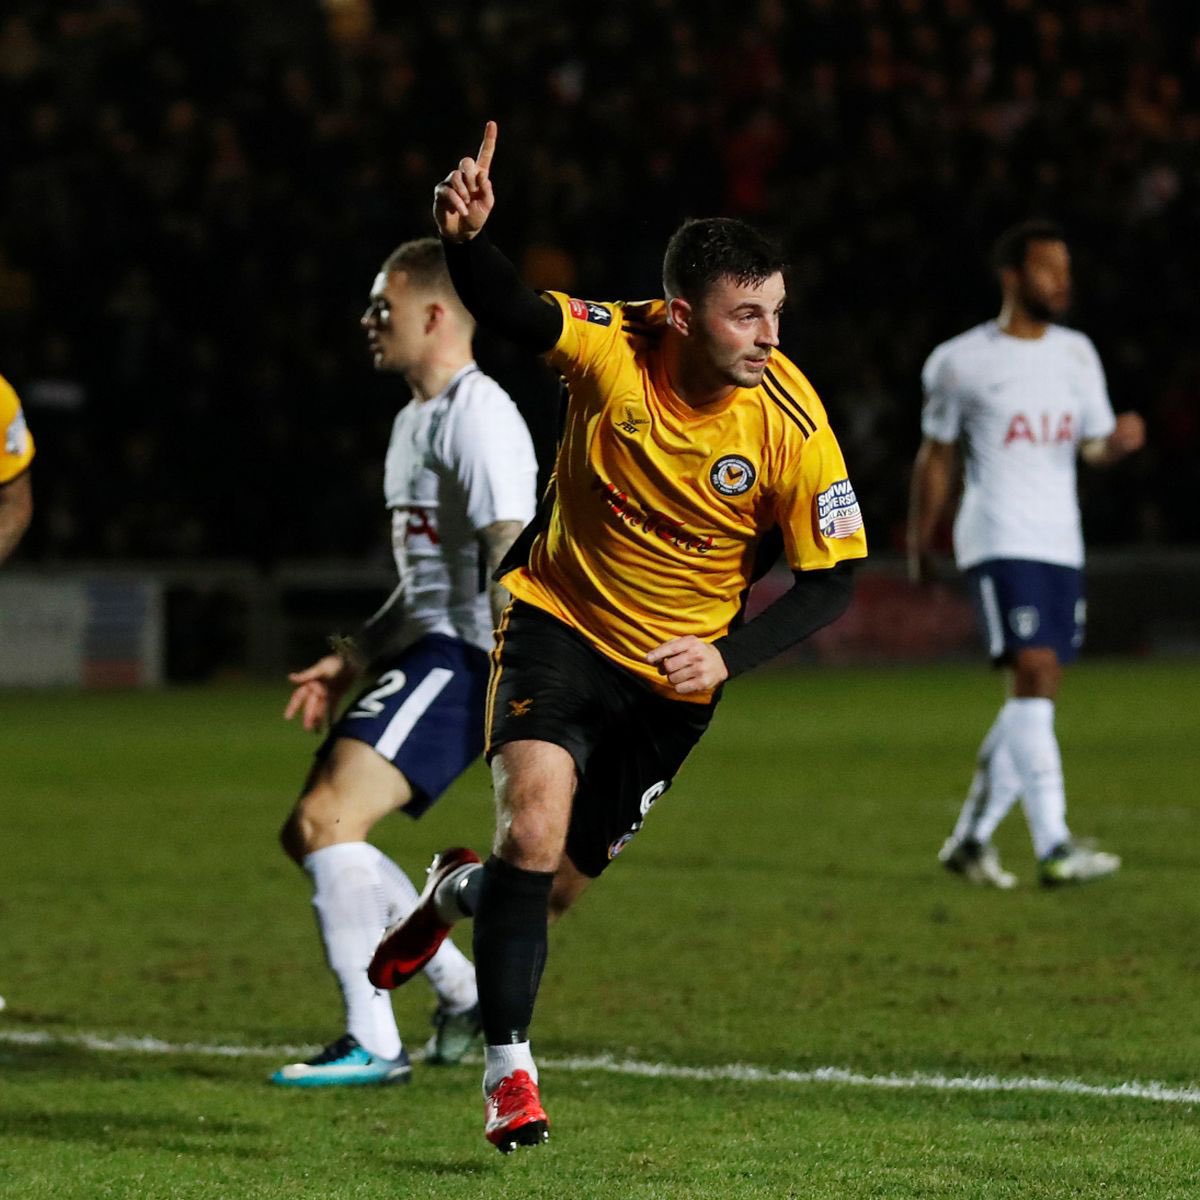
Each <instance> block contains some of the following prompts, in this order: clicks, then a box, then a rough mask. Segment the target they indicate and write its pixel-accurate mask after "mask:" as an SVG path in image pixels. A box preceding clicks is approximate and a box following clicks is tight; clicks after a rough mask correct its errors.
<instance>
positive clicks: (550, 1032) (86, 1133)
mask: <svg viewBox="0 0 1200 1200" xmlns="http://www.w3.org/2000/svg"><path fill="white" fill-rule="evenodd" d="M997 688H998V685H997V682H996V681H994V680H991V679H989V677H988V675H987V673H986V671H985V670H984V669H982V668H979V667H966V666H964V667H950V668H923V669H918V670H912V669H905V670H900V669H895V670H886V671H866V670H854V671H839V672H833V671H806V672H786V673H783V672H780V673H764V674H761V675H759V676H757V677H751V678H749V679H746V680H744V681H739V682H738V683H736V684H735V685H733V686H731V687H730V688H729V691H728V695H727V697H726V700H725V703H724V704H723V706H722V709H721V712H720V713H719V715H718V717H717V719H716V721H715V723H714V727H713V729H712V731H711V732H710V734H709V736H708V737H707V738H706V739H705V741H704V742H703V743H702V745H701V747H700V748H699V750H698V751H697V752H696V754H695V755H694V757H693V759H692V760H691V761H690V762H689V763H688V765H687V766H686V767H685V769H684V771H683V773H682V774H681V775H680V777H679V780H678V781H677V784H676V786H675V788H674V789H673V790H672V791H671V792H670V793H669V794H668V796H667V797H666V798H665V799H664V800H663V801H662V802H661V803H660V804H659V805H657V806H656V807H655V809H654V811H653V813H652V814H651V816H650V818H649V820H648V821H647V824H646V827H645V828H644V829H643V831H642V832H641V833H639V834H638V836H637V837H636V838H635V839H634V841H633V843H632V844H631V845H630V847H629V848H628V849H627V850H626V852H625V853H624V854H623V855H622V856H621V858H620V860H619V861H618V862H616V863H615V864H614V865H613V866H612V867H611V868H610V870H609V872H608V874H607V876H606V877H605V878H604V879H603V880H602V881H601V882H600V883H599V884H598V885H597V886H596V887H595V888H594V890H593V891H592V892H591V893H590V894H589V895H588V896H586V897H585V898H584V900H583V901H582V902H581V904H580V906H579V908H578V909H577V911H575V912H574V913H572V914H571V915H570V916H569V917H568V918H567V919H566V920H565V921H564V922H563V923H562V924H561V925H559V926H558V927H557V928H556V929H555V930H554V931H553V932H552V940H551V957H550V962H549V965H548V967H547V971H546V977H545V983H544V985H543V988H542V994H541V999H540V1002H539V1008H538V1015H537V1020H536V1023H535V1028H534V1037H535V1049H536V1050H537V1051H538V1053H539V1057H540V1058H542V1059H543V1060H544V1061H545V1062H546V1063H547V1064H549V1065H546V1066H545V1067H544V1069H543V1091H544V1096H545V1100H546V1104H547V1108H548V1109H549V1112H550V1115H551V1120H552V1123H553V1140H552V1141H551V1143H550V1144H549V1145H548V1146H547V1147H545V1148H544V1149H540V1150H538V1151H536V1152H525V1153H523V1154H519V1155H514V1156H513V1157H512V1158H511V1159H507V1160H506V1159H502V1158H501V1157H500V1156H499V1155H497V1154H496V1153H495V1152H494V1151H493V1150H491V1148H490V1147H488V1146H487V1145H486V1144H485V1143H484V1141H483V1139H482V1135H481V1129H480V1117H481V1102H480V1097H479V1090H478V1068H477V1067H475V1066H462V1067H455V1068H449V1069H442V1070H432V1069H429V1070H422V1069H420V1068H418V1069H417V1071H416V1072H415V1073H414V1082H413V1084H412V1085H411V1086H409V1087H406V1088H394V1089H386V1090H374V1091H356V1090H348V1091H336V1090H331V1091H324V1092H321V1091H318V1092H312V1093H305V1092H287V1091H281V1090H275V1089H272V1088H269V1087H267V1086H266V1084H265V1082H264V1080H265V1078H266V1075H267V1074H268V1073H269V1072H270V1070H272V1069H273V1068H274V1067H275V1066H277V1065H278V1064H279V1062H280V1061H282V1058H280V1057H279V1056H277V1055H276V1056H273V1055H272V1054H271V1053H270V1051H269V1048H271V1047H281V1046H313V1047H316V1046H317V1045H319V1044H321V1043H323V1042H325V1041H327V1040H330V1039H331V1038H332V1037H334V1036H336V1035H337V1034H338V1033H340V1032H341V1029H340V1025H339V1011H340V1010H339V1007H338V1001H337V995H336V989H335V985H334V983H333V980H332V977H331V976H329V975H328V973H327V971H326V970H325V967H324V964H323V962H322V961H321V956H320V950H319V945H318V942H317V939H316V934H315V930H314V926H313V922H312V917H311V913H310V911H309V907H308V888H307V881H306V880H305V879H304V877H303V876H302V875H301V874H300V873H299V872H298V871H297V870H296V869H295V867H294V866H292V865H291V864H290V863H289V862H287V861H286V860H285V859H284V858H283V856H282V855H281V854H280V853H279V852H278V850H277V849H276V846H275V841H274V839H275V832H276V829H277V828H278V826H279V824H280V822H281V821H282V819H283V816H284V814H285V812H286V810H287V808H288V807H289V806H290V803H291V798H292V796H293V794H294V793H295V790H296V788H297V786H298V784H299V782H300V780H301V778H302V776H303V774H304V770H305V766H306V762H307V755H308V752H309V750H310V748H311V745H312V743H310V742H309V741H308V739H307V738H306V737H305V736H304V735H303V734H301V733H300V732H299V731H298V730H296V729H294V728H292V727H290V726H287V725H285V724H284V723H283V722H282V721H281V720H280V719H279V712H280V710H281V709H282V706H283V702H284V700H285V698H286V689H285V688H283V687H280V688H275V689H269V688H263V687H249V686H246V687H237V686H229V687H220V688H211V689H204V690H179V691H168V692H165V693H161V694H155V695H142V694H113V695H76V694H68V693H49V694H30V693H0V811H2V812H3V816H4V833H3V843H2V844H3V846H4V851H5V852H4V855H3V863H4V866H3V872H2V879H0V922H2V927H3V929H4V945H5V953H4V956H3V959H2V960H0V994H3V995H4V996H5V997H6V998H7V1000H8V1009H7V1010H6V1011H5V1012H4V1013H2V1014H0V1196H2V1197H10V1196H11V1197H20V1198H21V1200H38V1198H40V1197H50V1196H55V1197H80V1198H83V1197H87V1198H92V1197H171V1198H175V1197H179V1198H191V1197H196V1198H200V1197H203V1198H208V1197H237V1198H246V1200H250V1198H258V1197H263V1198H267V1197H271V1198H273V1197H285V1196H286V1197H297V1196H301V1197H308V1196H312V1197H318V1196H320V1197H338V1198H340V1197H376V1196H378V1197H389V1198H390V1197H396V1196H411V1197H427V1196H428V1197H442V1196H445V1197H451V1196H463V1195H480V1194H486V1195H489V1196H496V1197H509V1196H512V1197H522V1198H538V1197H547V1198H549V1197H554V1198H555V1200H561V1197H564V1196H568V1197H593V1196H595V1197H602V1196H603V1197H608V1196H622V1197H623V1196H630V1197H710V1196H711V1197H759V1196H762V1197H788V1196H795V1197H806V1198H807V1197H847V1196H879V1197H934V1196H946V1197H951V1196H954V1197H963V1196H981V1197H1018V1196H1020V1197H1025V1196H1030V1197H1033V1196H1036V1197H1065V1196H1091V1195H1097V1194H1104V1195H1106V1196H1129V1197H1159V1196H1161V1197H1176V1196H1188V1195H1194V1194H1195V1193H1196V1190H1197V1185H1198V1183H1200V1134H1198V1133H1197V1115H1198V1108H1200V1105H1197V1104H1196V1103H1188V1102H1183V1101H1173V1102H1155V1101H1151V1100H1146V1099H1136V1098H1132V1097H1120V1096H1114V1095H1105V1094H1102V1092H1101V1094H1070V1093H1069V1092H1066V1091H1064V1090H1062V1087H1061V1086H1060V1087H1059V1090H1050V1091H1037V1090H1029V1089H1028V1088H1025V1087H1024V1086H1021V1087H1018V1088H1017V1090H1009V1091H999V1090H994V1089H993V1090H979V1091H962V1090H947V1085H946V1084H945V1083H944V1081H945V1080H946V1079H953V1078H954V1077H984V1076H992V1077H996V1078H997V1079H1000V1080H1007V1081H1017V1080H1022V1079H1030V1078H1040V1079H1042V1080H1047V1081H1050V1082H1051V1084H1053V1085H1055V1086H1058V1085H1064V1086H1065V1085H1068V1084H1071V1083H1075V1084H1080V1085H1091V1086H1093V1087H1095V1088H1097V1089H1101V1090H1102V1089H1111V1088H1116V1087H1119V1086H1120V1085H1121V1084H1125V1083H1130V1082H1142V1083H1145V1082H1147V1081H1152V1080H1155V1081H1159V1082H1161V1083H1162V1084H1163V1085H1164V1086H1165V1087H1167V1088H1170V1089H1176V1090H1184V1091H1185V1092H1189V1091H1190V1093H1191V1094H1195V1092H1196V1089H1197V1086H1198V1082H1200V1023H1198V1022H1197V1020H1196V999H1195V996H1196V992H1197V983H1198V981H1200V980H1198V975H1200V970H1198V968H1200V951H1197V948H1196V932H1195V931H1196V929H1197V927H1198V925H1200V921H1198V918H1200V888H1198V887H1197V883H1196V880H1197V873H1196V867H1197V857H1198V855H1197V850H1196V844H1197V823H1198V817H1197V810H1196V803H1195V780H1196V778H1197V777H1200V702H1198V701H1200V667H1197V665H1196V664H1183V663H1180V664H1172V663H1129V662H1121V663H1115V662H1114V663H1088V664H1085V665H1083V666H1080V667H1077V668H1075V669H1073V670H1072V671H1071V672H1070V674H1069V675H1068V679H1067V686H1066V689H1065V693H1064V696H1063V699H1062V702H1061V704H1060V706H1059V707H1060V715H1059V733H1060V738H1061V741H1062V744H1063V753H1064V761H1065V766H1066V772H1067V781H1068V789H1069V800H1070V816H1071V822H1072V827H1073V828H1074V829H1075V831H1076V832H1077V833H1079V834H1084V835H1095V836H1096V837H1097V838H1098V839H1099V840H1100V841H1101V842H1102V844H1103V845H1105V846H1106V847H1110V848H1112V849H1115V850H1117V851H1118V852H1120V853H1121V854H1122V855H1123V856H1124V858H1125V863H1126V865H1125V867H1124V868H1123V869H1122V871H1121V873H1120V874H1119V875H1118V876H1117V877H1116V878H1115V879H1113V880H1110V881H1106V882H1104V883H1100V884H1095V885H1092V886H1090V887H1086V888H1081V889H1079V890H1064V891H1058V892H1043V891H1041V890H1039V889H1037V888H1036V887H1034V886H1033V885H1032V879H1033V868H1032V862H1031V858H1030V852H1029V848H1028V840H1027V837H1026V834H1025V830H1024V824H1023V821H1022V819H1021V817H1020V814H1019V813H1014V814H1013V815H1012V816H1011V817H1010V818H1009V821H1008V822H1007V824H1006V825H1005V827H1003V828H1002V830H1001V833H1000V836H999V838H998V842H999V844H1000V847H1001V850H1002V852H1003V855H1004V859H1005V863H1006V865H1008V866H1009V867H1010V868H1012V869H1015V870H1016V871H1017V873H1018V874H1019V875H1021V876H1022V882H1023V886H1022V887H1021V888H1020V889H1019V890H1017V891H1015V892H1013V893H1007V894H1001V893H996V892H981V891H975V890H973V889H970V888H968V887H966V886H964V885H963V884H961V883H960V882H959V881H958V880H956V879H952V878H950V877H948V876H946V875H945V874H944V873H943V872H942V871H941V869H940V868H939V867H938V865H937V863H936V859H935V854H936V851H937V848H938V846H939V845H940V843H941V840H942V838H943V837H944V836H945V834H946V832H947V831H948V829H949V827H950V824H951V823H952V821H953V817H954V814H955V812H956V811H957V806H958V801H959V798H960V796H961V794H962V790H963V788H964V787H965V784H966V780H967V776H968V774H969V770H970V765H971V759H972V755H973V753H974V750H975V747H976V745H977V743H978V741H979V739H980V737H981V736H982V734H983V732H984V730H985V729H986V727H987V725H988V724H989V722H990V721H991V719H992V716H993V715H994V712H995V709H996V707H997V705H998V703H999V694H998V690H997ZM490 828H491V801H490V796H489V793H488V788H487V778H486V775H485V773H484V772H483V771H482V769H479V768H477V769H475V770H473V771H472V772H471V773H470V774H469V775H468V776H467V777H465V778H464V779H463V780H461V781H460V782H459V784H458V785H456V787H455V788H454V790H453V791H452V792H451V793H450V794H449V795H447V796H446V797H445V798H444V799H443V801H442V802H441V803H440V804H439V805H438V806H437V808H435V810H434V811H433V812H432V813H431V814H429V816H428V817H426V818H425V819H424V820H423V821H421V822H419V823H417V824H413V823H412V822H410V821H408V820H406V819H405V818H403V817H396V818H392V819H391V820H389V821H388V822H385V823H384V824H383V825H382V826H381V827H380V829H379V831H378V832H379V836H378V841H379V843H380V844H381V845H382V846H383V847H384V849H386V850H387V851H389V852H390V853H393V854H394V855H395V857H396V858H397V859H398V861H400V862H401V863H402V865H404V866H405V867H406V868H407V869H408V870H409V871H410V873H411V874H412V875H413V876H414V878H415V879H419V878H420V877H421V873H422V870H423V867H424V865H425V863H426V862H427V860H428V857H429V855H430V854H431V852H432V851H433V850H435V849H438V848H440V847H441V846H442V845H443V844H449V843H451V842H458V841H465V842H469V843H471V844H474V845H476V846H477V847H479V848H481V849H482V848H484V847H485V846H486V844H487V840H488V837H489V834H490ZM396 1007H397V1012H398V1015H399V1018H400V1022H401V1029H402V1032H403V1033H405V1035H406V1037H407V1038H408V1040H409V1042H410V1044H412V1045H419V1044H420V1043H421V1042H422V1041H423V1040H424V1037H425V1034H426V1031H427V1021H428V1013H429V1009H430V1007H431V1000H430V993H429V991H428V989H427V988H426V987H425V985H424V982H423V981H414V983H413V984H412V985H411V986H410V987H409V988H407V989H404V990H403V991H401V992H400V993H398V994H397V997H396ZM81 1037H82V1038H83V1040H80V1038H81ZM146 1037H152V1038H155V1039H159V1040H160V1042H161V1043H162V1044H161V1045H159V1046H158V1048H157V1052H154V1053H149V1052H143V1051H134V1050H102V1049H99V1048H96V1047H97V1042H96V1041H95V1039H121V1038H146ZM88 1039H91V1040H88ZM189 1045H190V1046H192V1047H196V1046H201V1047H208V1049H207V1050H205V1049H199V1050H198V1049H191V1050H188V1049H187V1048H186V1047H187V1046H189ZM220 1048H226V1049H230V1048H235V1049H241V1050H243V1051H246V1052H247V1053H246V1054H245V1056H243V1057H231V1056H229V1055H225V1054H219V1053H217V1052H216V1050H217V1049H220ZM600 1055H611V1056H613V1057H614V1058H615V1059H617V1060H624V1059H632V1060H636V1061H637V1062H638V1063H640V1064H643V1070H647V1071H648V1070H650V1069H651V1067H654V1066H657V1067H659V1068H662V1069H664V1070H665V1071H667V1072H668V1073H667V1074H663V1075H659V1076H654V1075H650V1074H640V1075H638V1074H628V1073H621V1072H620V1071H619V1070H611V1069H602V1068H601V1067H600V1066H597V1065H593V1066H591V1067H589V1066H587V1064H586V1061H584V1060H588V1059H595V1058H596V1057H597V1056H600ZM737 1063H741V1064H749V1065H752V1066H755V1067H760V1068H765V1069H766V1070H767V1071H768V1072H777V1073H778V1072H780V1071H794V1072H799V1073H803V1072H807V1071H813V1070H816V1069H819V1068H822V1067H838V1068H844V1069H846V1070H847V1071H850V1072H854V1073H856V1074H857V1075H859V1076H863V1077H867V1079H866V1081H864V1082H860V1083H859V1084H857V1085H855V1084H852V1083H848V1082H842V1083H838V1082H831V1081H828V1080H825V1079H816V1080H811V1081H809V1082H795V1081H793V1082H789V1081H788V1080H787V1079H785V1078H780V1077H779V1076H778V1074H776V1075H774V1076H769V1077H767V1078H764V1079H759V1080H755V1079H754V1078H742V1079H739V1078H733V1077H730V1072H728V1071H727V1070H726V1068H728V1066H729V1065H730V1064H737ZM554 1064H557V1065H554ZM679 1067H690V1068H697V1069H698V1070H697V1071H696V1072H695V1073H694V1074H693V1075H692V1076H691V1077H684V1078H681V1077H678V1076H679V1073H678V1072H676V1074H675V1075H674V1076H672V1075H671V1074H670V1073H669V1072H670V1071H671V1070H674V1069H675V1068H679ZM704 1069H709V1070H710V1073H709V1075H707V1076H706V1075H705V1074H704ZM888 1074H893V1075H895V1076H897V1077H899V1079H898V1082H904V1081H908V1082H912V1080H913V1077H915V1076H918V1075H920V1076H923V1077H930V1079H931V1081H927V1082H926V1084H924V1085H923V1086H918V1087H909V1088H906V1089H903V1090H900V1089H898V1088H895V1087H885V1086H883V1085H882V1082H881V1080H880V1079H879V1078H878V1077H880V1076H885V1075H888ZM800 1078H802V1076H801V1077H800ZM937 1079H942V1080H943V1085H942V1086H940V1087H939V1086H937V1085H936V1081H937ZM872 1080H873V1081H874V1082H871V1081H872ZM893 1082H897V1081H893Z"/></svg>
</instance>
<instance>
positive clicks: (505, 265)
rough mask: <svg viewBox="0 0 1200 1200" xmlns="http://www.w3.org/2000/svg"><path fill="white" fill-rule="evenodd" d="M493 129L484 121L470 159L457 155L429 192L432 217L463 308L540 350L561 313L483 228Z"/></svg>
mask: <svg viewBox="0 0 1200 1200" xmlns="http://www.w3.org/2000/svg"><path fill="white" fill-rule="evenodd" d="M496 134H497V127H496V122H495V121H489V122H488V123H487V125H486V126H485V128H484V131H483V142H482V144H481V145H480V147H479V154H478V156H477V157H475V158H463V159H460V160H459V163H458V166H457V167H456V168H455V169H454V170H453V171H451V172H450V174H449V175H447V176H446V178H445V179H443V180H442V182H441V183H439V184H438V185H437V187H436V188H435V189H434V193H433V219H434V221H435V222H436V223H437V227H438V232H439V233H440V234H441V236H442V245H443V247H444V248H445V252H446V266H447V267H448V268H449V271H450V278H451V279H452V280H453V282H454V288H455V290H456V291H457V292H458V295H459V299H461V300H462V302H463V304H464V305H465V306H466V308H467V311H468V312H470V314H471V315H472V316H473V317H474V318H475V320H476V321H478V322H479V324H480V325H482V326H483V327H484V328H485V329H488V330H491V331H492V332H493V333H498V334H500V335H501V336H502V337H505V338H508V340H509V341H511V342H514V343H516V344H517V345H518V346H523V347H525V348H526V349H529V350H532V351H533V352H534V353H535V354H543V353H545V352H546V351H547V350H550V349H552V348H553V347H554V345H555V344H556V343H557V341H558V337H559V334H560V333H561V332H562V320H563V318H562V313H561V312H559V309H558V306H557V305H555V304H551V303H548V302H547V301H545V300H543V299H542V298H541V297H540V296H539V295H538V294H537V292H535V291H534V290H533V289H532V288H531V287H529V286H528V285H527V284H526V283H525V281H524V280H523V279H522V278H521V276H520V275H519V274H518V272H517V269H516V267H514V266H513V264H512V263H511V262H509V261H508V259H507V258H505V256H504V255H503V254H501V253H500V251H499V250H497V249H496V247H495V246H493V245H492V244H491V241H490V240H489V238H488V237H487V235H486V234H485V233H484V232H483V227H484V225H485V224H486V223H487V219H488V217H489V216H490V215H491V212H492V208H493V206H494V205H495V203H496V198H495V194H494V193H493V191H492V180H491V166H492V156H493V155H494V154H495V151H496Z"/></svg>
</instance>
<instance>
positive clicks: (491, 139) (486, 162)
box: [475, 121, 498, 171]
mask: <svg viewBox="0 0 1200 1200" xmlns="http://www.w3.org/2000/svg"><path fill="white" fill-rule="evenodd" d="M497 128H498V127H497V125H496V122H495V121H489V122H488V123H487V124H486V125H485V126H484V127H483V141H482V142H481V143H480V144H479V156H478V157H477V158H476V159H475V165H476V166H477V167H478V168H479V170H481V171H487V170H489V169H490V168H491V165H492V155H493V154H495V152H496V131H497Z"/></svg>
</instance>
